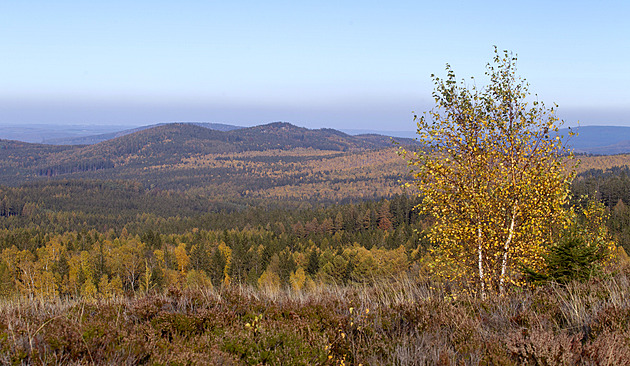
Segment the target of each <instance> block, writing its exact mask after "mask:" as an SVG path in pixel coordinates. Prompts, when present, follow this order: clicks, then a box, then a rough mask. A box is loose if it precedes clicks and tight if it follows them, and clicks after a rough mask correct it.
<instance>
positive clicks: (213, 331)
mask: <svg viewBox="0 0 630 366" xmlns="http://www.w3.org/2000/svg"><path fill="white" fill-rule="evenodd" d="M628 290H630V278H629V277H628V275H627V274H618V275H615V276H612V277H610V278H607V279H604V280H594V281H591V282H589V283H582V284H580V283H574V284H570V285H569V286H566V287H562V286H559V285H555V284H550V285H546V286H543V287H539V288H537V289H532V290H518V291H513V292H512V293H510V294H509V295H507V296H504V297H498V296H496V297H491V298H489V299H486V300H485V301H482V300H480V299H478V298H476V297H473V296H468V295H466V294H465V291H460V290H457V289H454V288H452V287H449V286H443V285H436V284H431V283H419V282H417V281H414V280H410V279H408V278H404V279H398V280H395V281H391V282H389V283H379V284H376V285H370V286H364V287H360V286H354V287H320V288H317V289H315V290H313V291H311V292H302V293H295V292H270V291H261V290H255V289H252V288H248V287H231V288H223V289H218V290H214V289H198V290H187V291H184V292H180V291H178V290H171V291H169V292H168V293H165V294H149V295H145V296H138V297H134V298H110V299H91V300H88V299H66V300H54V301H46V300H43V299H25V298H20V299H14V300H11V301H9V300H5V301H4V302H2V303H0V363H1V364H51V365H62V364H63V365H67V364H112V365H113V364H128V365H130V364H149V365H196V364H199V365H247V364H249V365H258V364H272V365H318V364H321V365H340V364H346V365H350V364H354V365H359V364H363V365H384V364H387V365H425V364H426V365H434V364H438V365H491V364H495V365H521V364H537V365H575V364H587V365H623V364H626V365H627V364H630V298H629V297H628V293H629V291H628Z"/></svg>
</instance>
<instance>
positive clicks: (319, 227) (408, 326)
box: [0, 124, 630, 364]
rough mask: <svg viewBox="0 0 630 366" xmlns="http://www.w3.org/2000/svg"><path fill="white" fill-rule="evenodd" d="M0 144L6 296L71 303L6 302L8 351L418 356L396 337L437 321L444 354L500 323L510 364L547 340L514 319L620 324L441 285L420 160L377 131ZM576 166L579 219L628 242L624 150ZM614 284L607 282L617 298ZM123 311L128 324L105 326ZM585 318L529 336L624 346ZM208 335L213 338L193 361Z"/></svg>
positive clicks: (167, 130) (201, 132)
mask: <svg viewBox="0 0 630 366" xmlns="http://www.w3.org/2000/svg"><path fill="white" fill-rule="evenodd" d="M237 132H238V133H237ZM402 142H403V143H404V144H406V147H407V148H408V149H414V148H415V145H414V144H413V142H412V141H408V140H405V141H402ZM1 147H2V149H0V156H1V157H2V159H1V160H0V167H1V169H2V175H1V177H0V180H2V182H3V183H4V184H3V185H2V186H0V295H1V296H2V297H3V298H4V299H16V298H21V299H24V298H31V299H41V300H42V301H43V303H46V304H54V302H60V304H64V305H58V307H57V308H55V307H54V306H57V305H47V306H52V309H54V310H50V311H53V312H55V314H58V315H51V314H50V313H48V312H47V311H48V310H45V311H43V310H40V309H39V308H21V307H20V306H19V305H15V304H19V302H15V303H8V304H10V305H6V308H5V309H6V311H5V312H4V313H2V312H1V311H0V313H1V314H2V316H3V317H0V332H3V330H2V329H5V330H6V329H9V328H8V327H9V324H11V327H13V328H11V329H15V331H14V333H12V335H8V334H9V333H8V331H5V332H4V333H2V334H4V335H6V337H5V338H3V339H4V340H2V339H0V347H1V349H2V352H3V354H6V355H7V356H6V358H1V357H0V361H2V362H4V361H6V362H9V361H11V362H21V361H24V360H34V359H36V357H40V355H46V357H52V356H50V355H51V354H55V355H57V354H58V355H63V357H65V359H68V360H82V359H86V358H89V357H90V355H92V357H95V356H97V355H98V356H99V357H102V358H103V359H106V360H110V361H111V362H114V363H116V362H118V361H120V360H127V361H128V360H136V361H137V360H138V359H147V360H148V359H151V360H156V359H158V358H157V357H166V358H165V359H169V360H173V359H178V360H187V361H186V362H188V361H190V362H191V363H195V362H197V361H198V360H199V359H204V360H205V361H204V362H206V363H209V364H213V363H221V362H226V363H228V364H229V363H230V362H232V363H234V364H240V363H244V364H259V363H265V362H267V363H271V364H274V363H275V364H282V363H287V362H288V363H299V364H312V363H315V364H335V362H336V363H337V364H340V362H341V361H343V360H346V359H347V360H366V359H371V360H381V361H383V360H392V359H400V360H405V359H406V360H416V358H413V357H415V356H413V355H407V356H404V355H402V356H401V355H397V354H396V352H395V350H391V349H390V348H391V345H398V346H400V347H406V346H405V344H406V343H404V342H406V341H405V340H404V339H411V340H413V341H414V342H416V341H418V342H419V340H420V339H421V338H422V337H423V334H425V333H424V332H429V334H433V336H434V337H436V338H435V339H436V342H438V343H437V344H436V345H435V347H434V348H435V349H440V350H442V351H443V352H455V351H453V350H457V349H464V348H466V349H469V350H471V351H470V352H481V351H479V347H478V342H477V341H474V339H473V340H471V339H469V338H468V337H469V336H471V335H472V336H473V338H474V337H477V338H479V337H482V335H481V334H480V333H479V332H480V331H478V330H475V329H484V331H483V332H484V333H483V334H485V336H488V334H491V336H490V337H491V338H492V344H490V345H489V346H488V347H487V348H484V350H485V351H483V352H485V353H484V354H489V355H490V356H488V357H491V358H493V359H494V357H497V359H500V360H514V359H522V358H523V357H528V356H527V355H528V354H529V353H528V352H530V351H528V350H529V348H526V347H525V346H522V347H521V345H522V342H530V341H531V342H532V343H531V347H541V345H542V344H541V343H540V342H538V343H536V342H537V341H534V340H533V339H534V338H529V337H528V338H526V339H522V333H521V332H520V331H519V332H516V331H515V330H514V329H516V328H518V329H521V328H519V327H525V325H518V326H517V325H515V324H526V323H527V324H530V323H532V322H534V321H535V319H538V320H540V319H545V322H548V324H565V323H566V325H562V327H565V326H571V327H573V326H577V325H576V324H582V323H584V324H586V323H585V322H586V320H584V319H587V318H588V319H589V320H588V322H589V323H588V324H595V323H597V324H600V323H599V322H604V323H602V324H612V325H610V326H611V327H621V325H620V324H621V323H620V320H619V319H621V318H619V317H617V316H616V315H615V317H612V318H606V316H607V315H606V314H608V313H605V312H593V313H585V314H582V315H580V316H581V317H582V318H579V317H578V318H575V319H574V318H567V316H568V315H566V314H569V312H567V311H565V310H566V306H568V305H567V304H569V299H572V296H574V293H573V292H571V291H573V290H570V288H569V289H565V288H564V287H557V288H555V287H546V288H547V289H551V290H550V291H555V294H556V295H554V296H551V297H550V296H548V294H545V293H541V292H535V291H534V290H531V291H532V292H528V291H530V290H529V288H525V290H522V289H519V291H518V292H514V293H510V295H509V296H508V297H505V298H503V297H502V298H500V299H499V298H496V299H493V300H491V301H493V302H488V301H486V302H483V303H482V302H480V301H481V300H479V298H478V297H475V295H474V293H471V292H470V289H469V288H467V287H466V286H464V285H462V284H461V283H458V282H457V281H452V282H451V281H448V280H446V281H438V280H436V279H435V278H433V277H430V276H429V273H431V271H432V270H433V269H432V268H433V266H434V264H435V261H434V259H433V257H432V253H433V252H432V250H433V248H434V247H435V246H434V245H435V244H432V243H431V242H430V241H429V240H428V238H427V236H426V233H427V229H428V228H430V227H431V226H432V225H433V223H434V222H433V220H432V219H429V218H428V217H426V216H422V215H420V214H419V213H418V211H417V210H416V209H415V207H416V206H417V205H418V204H420V203H421V202H422V201H421V199H420V198H419V197H417V193H416V192H415V191H409V190H408V189H410V188H406V189H407V190H405V189H403V188H402V187H401V183H405V182H409V181H410V179H411V176H410V174H409V168H408V167H407V164H406V162H405V160H404V159H403V158H402V157H400V156H399V155H398V154H397V151H398V150H397V147H395V146H392V145H391V141H390V140H389V139H388V138H385V137H382V136H376V135H366V136H355V137H353V136H348V135H345V134H343V133H340V132H338V131H334V130H317V131H313V130H307V129H302V128H297V127H295V126H291V125H289V124H271V125H266V126H259V127H256V128H251V129H244V130H238V131H228V132H223V131H213V130H209V129H207V128H203V127H200V126H194V125H164V126H158V127H155V128H153V129H147V130H143V131H138V132H136V133H133V134H129V135H126V136H121V137H118V138H115V139H111V140H108V141H104V142H101V143H98V144H93V145H88V146H53V145H38V144H26V143H20V142H14V141H2V143H1ZM580 159H581V160H582V163H581V164H580V165H578V166H577V167H578V171H579V174H578V175H577V177H576V179H575V180H574V183H573V186H572V187H571V189H572V192H571V197H572V199H571V204H572V205H574V207H576V209H577V211H576V212H577V215H578V216H577V218H576V220H577V222H582V223H584V222H587V221H586V220H585V218H584V215H583V213H582V210H586V209H587V207H588V205H589V203H588V202H589V199H587V198H584V196H585V195H588V196H589V197H591V198H595V199H597V200H599V201H600V202H602V203H603V204H604V206H605V207H604V211H605V214H609V215H610V218H609V219H608V221H607V222H606V225H607V227H606V228H605V229H603V230H604V231H605V235H608V234H610V236H611V237H613V238H615V239H616V242H617V243H618V244H620V246H621V247H623V248H625V249H626V250H630V231H629V230H628V227H630V209H628V207H630V196H628V194H627V192H630V178H628V177H629V176H630V171H629V169H630V168H628V161H629V160H628V157H627V156H610V157H593V156H581V157H580ZM604 216H605V215H604ZM606 230H607V231H606ZM615 278H618V281H626V280H625V279H624V278H625V277H623V276H621V277H615ZM609 281H611V282H606V284H605V286H606V287H605V288H606V291H607V292H606V293H607V294H610V296H618V294H619V293H622V292H623V291H624V290H623V289H624V288H625V287H623V286H625V285H623V284H621V285H618V284H617V283H616V282H614V281H617V280H615V279H613V280H609ZM615 286H621V287H615ZM536 291H538V290H536ZM541 291H543V290H541ZM576 291H577V290H576ZM579 291H582V292H581V293H584V294H587V295H583V296H584V298H585V299H588V301H591V303H590V304H592V306H593V309H595V308H597V307H607V309H613V310H610V311H617V310H616V309H619V306H618V303H617V302H615V301H612V300H605V301H604V300H597V301H596V300H594V299H595V298H596V297H594V296H591V295H588V294H590V293H591V292H590V291H595V292H598V291H599V292H598V294H600V295H601V293H602V292H601V291H602V290H601V288H600V287H596V288H594V289H592V288H589V287H581V288H580V290H579ZM558 294H559V295H558ZM558 296H559V297H558ZM598 296H599V295H598ZM550 298H553V299H555V298H559V299H560V300H558V301H560V302H553V301H552V302H545V301H549V299H550ZM615 298H616V297H615ZM73 299H74V300H73ZM508 299H511V300H508ZM562 299H566V300H562ZM598 299H599V298H598ZM72 301H79V303H80V304H81V305H80V306H81V307H82V308H81V309H78V308H76V307H73V306H74V305H72V304H73V303H72ZM510 301H513V302H510ZM562 301H565V302H562ZM584 301H587V300H584ZM516 303H519V304H520V303H523V304H530V305H527V309H530V308H531V309H534V308H535V309H534V310H527V309H525V308H523V307H522V306H521V305H518V306H517V305H515V304H516ZM534 303H536V304H538V305H535V306H534V305H532V304H534ZM66 304H68V305H66ZM204 304H206V305H204ZM207 304H214V305H207ZM488 306H491V309H492V310H488V309H489V308H488ZM532 306H533V307H532ZM66 307H67V308H66ZM506 307H507V308H508V309H510V310H509V312H510V313H509V315H506V314H504V313H502V312H501V311H503V312H505V309H506ZM445 309H446V310H445ZM519 309H520V310H519ZM621 309H622V311H625V310H623V309H626V308H624V307H621ZM84 311H88V312H89V314H92V315H94V316H95V318H94V319H92V320H87V318H84V315H81V314H83V312H84ZM469 311H473V312H476V313H479V314H484V315H483V317H478V318H477V317H470V316H469V314H468V312H469ZM117 312H118V313H119V314H120V315H115V314H116V313H117ZM75 313H76V314H77V315H76V317H75V315H68V314H75ZM436 313H437V314H438V315H439V316H438V317H437V318H435V317H434V316H433V315H434V314H436ZM64 314H65V315H64ZM112 314H114V315H112ZM426 314H432V315H431V316H428V315H426ZM440 314H441V315H440ZM499 314H503V315H499ZM112 317H113V318H112ZM452 317H459V318H458V319H460V320H461V321H459V323H458V325H457V327H455V328H453V329H452V333H449V334H457V335H458V337H461V339H458V340H454V339H450V338H448V337H446V338H448V339H446V338H445V336H444V335H443V334H442V333H443V331H442V330H440V331H438V330H439V329H443V328H444V327H447V326H448V324H450V323H449V322H451V320H450V319H451V318H452ZM75 318H76V319H75ZM101 318H102V319H110V320H112V321H111V322H109V321H101V320H100V319H101ZM114 318H115V319H118V320H114ZM3 319H4V320H3ZM16 319H21V320H16ZM473 319H477V320H473ZM497 319H498V320H497ZM514 319H516V320H514ZM567 319H568V320H567ZM595 319H599V320H595ZM119 321H120V322H122V323H121V324H124V327H122V328H121V327H114V326H112V324H117V322H119ZM554 322H556V323H554ZM605 322H608V323H605ZM322 324H323V325H322ZM419 324H424V325H423V326H424V327H425V328H422V329H419V328H418V326H419ZM461 324H465V329H464V330H462V329H463V328H461ZM466 324H467V325H466ZM497 324H498V325H497ZM532 324H533V323H532ZM545 324H547V323H545ZM589 326H590V325H589ZM607 326H608V325H607ZM593 327H595V325H593ZM32 328H35V329H36V328H40V330H39V331H38V332H39V334H41V337H37V336H33V330H32ZM123 328H124V329H123ZM140 329H142V331H141V330H140ZM295 329H299V332H298V333H299V334H301V335H298V333H296V332H295ZM523 329H529V328H523ZM536 329H538V328H536ZM571 329H572V328H571ZM576 329H577V328H576ZM579 329H581V328H579ZM593 329H596V330H595V331H594V332H599V333H592V334H596V335H594V336H593V337H597V338H596V339H597V342H600V343H596V342H595V341H593V342H590V343H589V342H587V343H581V342H574V343H571V342H573V341H572V340H573V339H574V338H575V337H578V336H580V337H581V336H582V335H581V333H580V332H577V333H576V332H571V331H567V330H565V329H564V328H562V329H561V330H560V331H557V330H554V329H551V328H550V327H546V326H544V327H541V328H540V329H538V330H536V331H537V332H541V334H545V336H546V337H548V339H552V340H553V341H554V342H560V344H562V345H565V344H567V346H566V347H574V348H572V349H573V350H574V351H571V352H575V354H576V355H577V354H578V353H577V352H590V351H588V350H591V349H595V350H601V349H604V348H605V347H618V346H619V345H623V344H625V343H624V342H623V341H620V340H617V338H610V339H608V338H606V337H604V336H603V335H602V334H604V333H602V332H603V330H598V329H599V328H596V327H595V328H593ZM615 329H617V328H615ZM77 332H79V333H77ZM141 332H144V333H142V334H145V335H146V337H144V336H143V337H139V336H138V334H140V333H141ZM440 332H442V333H440ZM506 332H507V333H506ZM515 332H516V333H515ZM508 333H509V336H507V337H505V336H504V335H505V334H508ZM60 334H63V335H62V336H60ZM80 334H83V336H81V335H80ZM606 334H607V333H606ZM109 335H111V336H112V337H113V338H111V339H109V338H108V337H109ZM377 335H378V336H377ZM9 337H13V338H9ZM77 337H78V338H77ZM404 337H408V338H404ZM519 337H520V338H519ZM20 339H22V340H23V341H19V340H20ZM57 339H61V340H62V341H57ZM80 339H83V340H84V341H83V342H79V340H80ZM203 339H205V340H206V341H207V342H208V343H210V344H212V345H213V347H211V348H208V349H203V350H197V351H195V352H192V353H191V351H190V350H191V349H194V347H197V346H194V345H195V344H201V343H199V342H202V343H203V342H205V341H204V340H203ZM475 339H476V338H475ZM29 340H30V341H29ZM604 340H605V341H604ZM20 342H21V343H20ZM29 342H30V343H29ZM64 342H67V343H64ZM77 342H78V343H77ZM366 342H371V343H369V345H368V343H366ZM519 342H521V343H519ZM562 342H564V343H562ZM77 344H78V345H79V346H77ZM527 344H530V343H527ZM594 344H595V345H594ZM370 345H372V346H370ZM568 345H574V346H568ZM578 345H580V346H578ZM398 346H397V347H398ZM427 347H428V346H427ZM427 347H425V348H423V349H433V348H431V347H428V348H427ZM519 347H520V348H519ZM523 347H525V348H523ZM527 347H529V346H527ZM563 347H564V346H563ZM580 347H581V348H580ZM457 352H464V354H466V353H465V351H457ZM531 352H533V354H535V355H537V357H545V356H544V355H545V353H544V352H543V351H540V350H536V351H531ZM593 352H595V351H593ZM597 352H599V351H597ZM453 354H456V353H453ZM165 355H168V356H165ZM597 355H599V353H598V354H597ZM41 357H44V356H41ZM200 357H201V358H200ZM204 357H206V358H204ZM396 357H398V358H396ZM575 357H578V356H575ZM580 357H582V356H580ZM597 357H600V356H597ZM597 357H596V356H593V357H592V358H593V359H600V358H597ZM602 357H603V356H602ZM620 357H621V358H619V360H622V361H623V360H625V359H626V358H623V357H625V356H624V355H621V356H620ZM452 358H453V359H455V358H457V357H456V356H453V357H452ZM193 359H194V360H197V361H192V360H193ZM576 359H577V358H576ZM226 360H227V361H226ZM269 360H271V361H269ZM435 360H438V359H437V358H436V359H435ZM379 362H380V361H379ZM383 362H385V361H383ZM392 362H393V361H392ZM436 362H437V361H436ZM41 363H44V364H45V363H47V362H41ZM202 363H203V362H202ZM377 363H378V362H377Z"/></svg>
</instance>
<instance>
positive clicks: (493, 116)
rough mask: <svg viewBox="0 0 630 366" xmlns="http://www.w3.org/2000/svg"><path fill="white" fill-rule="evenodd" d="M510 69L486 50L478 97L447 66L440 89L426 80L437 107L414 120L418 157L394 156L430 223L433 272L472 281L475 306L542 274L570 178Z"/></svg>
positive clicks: (550, 127)
mask: <svg viewBox="0 0 630 366" xmlns="http://www.w3.org/2000/svg"><path fill="white" fill-rule="evenodd" d="M516 61H517V58H516V57H515V56H514V55H513V54H512V53H510V52H508V51H504V52H499V51H498V50H497V49H496V48H495V55H494V59H493V62H492V63H489V64H488V65H487V71H486V75H487V76H488V79H489V83H488V85H487V86H485V87H483V88H478V87H477V85H476V84H475V83H474V78H473V79H471V84H468V83H467V82H466V81H465V80H461V81H458V80H457V79H456V76H455V73H454V71H453V70H452V69H451V67H450V66H449V65H447V66H446V73H447V76H446V78H445V79H441V78H439V77H436V76H435V75H432V78H433V80H434V84H435V90H434V93H433V97H434V99H435V103H436V106H435V107H434V108H433V109H432V110H431V111H428V112H425V113H424V114H422V115H420V116H414V120H415V121H416V122H417V127H418V131H417V132H418V135H419V138H418V140H419V142H420V143H421V145H422V147H421V148H420V149H419V150H418V151H417V152H414V153H408V152H406V151H404V150H403V154H404V155H405V156H406V158H407V159H408V161H409V164H410V166H411V167H412V171H413V173H414V176H415V184H416V185H417V187H418V188H419V191H420V196H421V197H422V198H423V200H422V203H421V204H420V205H419V208H420V212H421V213H424V214H428V215H429V216H431V217H433V218H434V219H435V225H434V226H433V227H432V228H431V229H430V232H429V238H430V239H431V240H432V241H433V242H434V243H435V244H436V249H435V252H434V256H435V266H436V270H438V271H441V272H442V273H443V274H446V275H447V276H449V277H451V278H459V279H464V280H467V281H468V280H469V281H472V282H473V283H474V284H476V285H475V286H476V288H477V289H478V290H479V291H480V293H481V294H482V296H485V293H486V291H488V290H493V291H495V290H496V291H499V292H503V291H504V288H505V286H506V285H507V284H508V283H512V284H516V283H518V282H519V281H520V279H521V277H522V276H521V271H520V270H519V269H520V268H521V267H522V266H528V267H531V268H538V267H539V266H540V265H541V262H542V261H543V253H544V252H545V248H547V247H548V246H549V245H550V244H551V242H552V234H553V229H554V228H556V227H561V226H563V225H564V220H565V217H566V215H565V207H564V204H565V203H566V202H567V198H568V193H569V189H570V183H571V179H572V177H573V174H572V173H571V172H570V171H567V169H568V168H567V165H566V164H564V162H563V159H566V158H567V157H571V156H572V155H571V154H570V153H568V152H567V150H566V149H565V146H564V145H563V140H562V139H561V137H560V136H558V134H557V133H558V127H559V125H560V124H561V123H560V121H559V119H558V118H557V117H556V115H555V109H554V107H552V108H547V107H545V105H544V103H542V102H540V101H538V100H536V99H535V98H534V99H533V100H530V99H532V98H531V94H530V93H529V90H528V86H529V85H528V84H527V82H526V81H525V80H524V79H522V78H520V77H519V76H517V74H516Z"/></svg>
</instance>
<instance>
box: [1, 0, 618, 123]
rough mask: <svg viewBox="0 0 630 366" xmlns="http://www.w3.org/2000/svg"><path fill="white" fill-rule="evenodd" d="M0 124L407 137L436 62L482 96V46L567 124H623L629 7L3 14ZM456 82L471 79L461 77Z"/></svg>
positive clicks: (78, 6)
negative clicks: (292, 128)
mask: <svg viewBox="0 0 630 366" xmlns="http://www.w3.org/2000/svg"><path fill="white" fill-rule="evenodd" d="M1 8H2V12H0V31H1V32H2V34H4V35H5V37H4V39H3V41H2V42H1V43H0V51H1V52H2V54H3V55H4V59H3V61H2V65H3V67H0V80H2V84H3V87H2V88H1V89H0V125H9V124H26V123H28V124H51V125H56V124H61V125H68V124H70V125H73V124H74V125H76V124H85V125H124V126H141V125H147V124H155V123H162V122H171V121H205V122H217V123H226V124H233V125H242V126H252V125H257V124H262V123H268V122H273V121H287V122H291V123H293V124H295V125H299V126H304V127H308V128H324V127H325V128H336V129H373V130H379V129H380V130H399V131H404V130H413V129H414V123H413V121H412V116H413V113H412V112H413V111H415V112H422V111H425V110H428V109H430V108H431V107H432V105H433V103H432V97H431V93H432V90H433V85H432V82H431V78H430V75H431V74H432V73H434V74H436V75H437V76H443V70H444V66H445V64H446V63H449V64H450V65H452V67H453V69H454V71H455V72H456V74H457V76H458V78H466V79H468V78H469V77H470V76H475V80H477V81H476V82H477V83H480V84H483V82H484V76H483V74H484V71H485V65H486V63H488V62H489V61H491V59H492V56H493V54H492V50H493V46H494V45H496V46H497V47H498V48H499V49H501V50H502V49H508V50H510V51H513V52H514V53H516V54H517V55H518V58H519V61H518V70H519V74H520V75H521V76H523V77H524V78H526V79H527V80H528V82H529V83H530V84H531V91H532V93H534V94H537V96H538V99H539V100H541V101H544V102H545V103H546V104H547V105H548V106H551V105H553V103H557V104H558V105H559V109H558V112H559V116H560V118H562V119H564V120H566V122H567V125H575V124H576V123H577V121H578V120H579V121H580V123H581V124H582V125H630V106H629V105H628V102H627V101H628V99H630V98H629V97H630V92H629V91H628V89H627V85H628V83H630V72H628V71H627V59H628V58H629V57H628V56H630V39H629V38H628V37H627V35H628V34H630V23H629V22H627V21H626V19H625V18H626V15H627V14H628V13H629V11H630V4H628V3H627V2H623V1H602V2H598V3H592V2H586V1H573V2H571V3H564V2H552V3H549V2H544V1H542V0H536V1H529V2H521V3H512V4H510V6H509V7H508V6H505V4H504V3H503V2H498V1H480V2H461V3H439V4H438V3H432V2H431V3H429V2H422V1H420V2H418V1H394V2H387V3H369V2H368V3H366V2H354V1H349V2H343V3H339V2H331V1H319V2H282V1H277V0H272V1H268V2H264V3H258V2H252V1H235V2H218V3H213V2H199V1H191V0H185V1H181V2H177V3H172V2H167V1H151V2H149V1H146V0H141V1H136V2H124V1H120V0H114V1H110V2H107V3H84V2H78V1H70V0H68V1H61V2H54V3H49V2H37V1H36V2H12V3H9V4H4V5H2V7H1ZM468 80H469V79H468Z"/></svg>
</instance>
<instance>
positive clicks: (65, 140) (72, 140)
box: [43, 122, 243, 145]
mask: <svg viewBox="0 0 630 366" xmlns="http://www.w3.org/2000/svg"><path fill="white" fill-rule="evenodd" d="M180 123H186V124H191V125H195V126H200V127H204V128H207V129H210V130H217V131H232V130H237V129H240V128H243V127H241V126H233V125H228V124H223V123H208V122H180ZM167 124H169V123H158V124H154V125H148V126H142V127H136V128H131V129H127V130H122V131H117V132H111V133H104V134H98V135H89V136H77V137H61V138H52V139H45V140H44V141H43V143H44V144H49V145H93V144H97V143H99V142H103V141H107V140H111V139H114V138H116V137H121V136H125V135H129V134H132V133H134V132H138V131H142V130H146V129H150V128H153V127H157V126H164V125H167Z"/></svg>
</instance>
